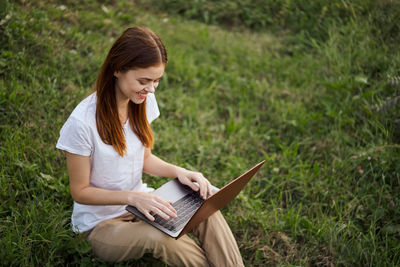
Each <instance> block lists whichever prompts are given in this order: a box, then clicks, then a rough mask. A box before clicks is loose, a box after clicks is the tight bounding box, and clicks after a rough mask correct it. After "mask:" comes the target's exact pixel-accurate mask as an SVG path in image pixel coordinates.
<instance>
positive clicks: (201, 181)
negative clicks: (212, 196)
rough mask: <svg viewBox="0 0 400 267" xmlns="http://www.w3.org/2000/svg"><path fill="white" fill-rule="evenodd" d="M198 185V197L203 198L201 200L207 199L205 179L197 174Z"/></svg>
mask: <svg viewBox="0 0 400 267" xmlns="http://www.w3.org/2000/svg"><path fill="white" fill-rule="evenodd" d="M197 179H198V181H197V182H198V183H199V185H200V195H201V196H202V197H203V199H206V198H207V179H206V178H205V177H204V176H203V174H201V173H200V174H199V175H198V177H197Z"/></svg>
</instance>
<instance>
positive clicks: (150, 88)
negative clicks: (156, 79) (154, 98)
mask: <svg viewBox="0 0 400 267" xmlns="http://www.w3.org/2000/svg"><path fill="white" fill-rule="evenodd" d="M144 90H146V91H147V92H149V93H154V92H155V91H156V90H155V88H154V85H153V84H151V85H149V86H148V87H146V88H145V89H144Z"/></svg>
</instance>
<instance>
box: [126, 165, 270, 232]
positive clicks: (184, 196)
mask: <svg viewBox="0 0 400 267" xmlns="http://www.w3.org/2000/svg"><path fill="white" fill-rule="evenodd" d="M264 162H265V161H262V162H260V163H258V164H256V165H255V166H254V167H252V168H251V169H250V170H248V171H247V172H245V173H243V174H242V175H240V176H239V177H238V178H236V179H235V180H233V181H231V182H230V183H229V184H227V185H225V186H224V187H222V188H221V189H218V188H217V187H214V186H213V194H212V195H211V196H209V197H207V198H206V199H205V200H204V199H203V198H202V197H201V196H200V193H199V191H200V190H199V191H198V192H196V191H193V190H192V189H191V188H190V187H188V186H186V185H183V184H181V183H180V182H179V180H178V178H175V179H173V180H171V181H169V182H167V183H165V184H163V185H162V186H161V187H160V188H158V189H157V190H155V191H153V192H152V193H153V194H156V195H157V196H159V197H161V198H163V199H165V200H166V201H170V202H172V206H173V207H174V209H175V210H176V211H177V215H178V216H177V217H176V218H170V219H169V220H164V219H163V218H161V217H160V216H159V215H153V214H152V215H153V217H154V218H155V220H154V221H150V220H149V219H147V218H146V216H145V215H143V214H142V213H141V212H140V211H139V210H138V209H137V208H135V207H134V206H127V207H126V210H127V211H129V212H131V213H133V214H134V215H136V216H137V217H138V218H139V219H141V220H143V221H145V222H147V223H148V224H150V225H152V226H154V227H156V228H157V229H159V230H160V231H162V232H164V233H165V234H167V235H169V236H171V237H174V238H175V239H178V238H180V237H181V236H183V235H184V234H186V233H188V232H190V231H191V230H192V229H193V228H194V227H196V226H197V225H198V224H199V223H201V222H202V221H203V220H205V219H207V218H208V217H209V216H211V215H212V214H213V213H214V212H216V211H218V210H219V209H221V208H223V207H224V206H225V205H227V204H228V203H229V202H231V201H232V200H233V199H234V198H235V197H236V196H237V195H238V194H239V192H240V191H241V190H242V189H243V188H244V187H245V186H246V184H247V183H248V182H249V181H250V179H251V178H252V177H253V176H254V174H256V172H257V171H258V170H259V169H260V168H261V166H262V165H263V164H264Z"/></svg>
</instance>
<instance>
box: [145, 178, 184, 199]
mask: <svg viewBox="0 0 400 267" xmlns="http://www.w3.org/2000/svg"><path fill="white" fill-rule="evenodd" d="M191 192H192V189H190V188H189V187H188V186H186V185H182V184H181V183H180V182H179V180H178V179H177V178H175V179H174V180H171V181H169V182H168V183H165V184H163V185H162V186H161V187H159V188H158V189H157V190H155V191H153V192H152V193H153V194H155V195H157V196H159V197H161V198H162V199H164V200H166V201H171V202H172V203H173V202H175V201H177V200H179V199H181V198H182V197H184V196H185V195H187V194H189V193H191Z"/></svg>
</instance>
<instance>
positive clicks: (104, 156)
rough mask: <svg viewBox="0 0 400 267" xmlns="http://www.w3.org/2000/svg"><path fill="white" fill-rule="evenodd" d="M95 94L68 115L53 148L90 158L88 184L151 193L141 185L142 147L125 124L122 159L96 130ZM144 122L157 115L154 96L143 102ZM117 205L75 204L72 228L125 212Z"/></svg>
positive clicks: (84, 228)
mask: <svg viewBox="0 0 400 267" xmlns="http://www.w3.org/2000/svg"><path fill="white" fill-rule="evenodd" d="M96 100H97V97H96V93H93V94H91V95H90V96H88V97H87V98H85V99H84V100H83V101H82V102H81V103H79V104H78V106H77V107H76V108H75V109H74V111H73V112H72V113H71V115H70V116H69V118H68V120H67V121H66V122H65V124H64V125H63V127H62V128H61V131H60V138H59V139H58V142H57V145H56V147H57V148H58V149H61V150H65V151H68V152H70V153H73V154H78V155H82V156H90V185H91V186H93V187H99V188H103V189H108V190H135V191H142V192H150V191H152V190H153V189H152V188H148V187H147V185H146V184H144V183H142V170H143V157H144V146H143V144H142V143H141V142H140V140H139V139H138V138H137V136H136V135H135V133H134V132H133V131H132V129H131V128H130V125H129V121H127V122H126V123H125V124H124V126H123V128H124V133H125V142H126V154H125V155H124V156H123V157H121V156H120V155H119V154H118V153H117V152H116V151H115V149H114V148H113V147H112V146H111V145H107V144H105V143H104V142H103V141H102V140H101V138H100V136H99V134H98V132H97V127H96ZM146 115H147V120H148V121H149V123H151V122H152V121H153V120H154V119H156V118H157V117H158V116H159V115H160V112H159V110H158V106H157V101H156V98H155V96H154V94H148V96H147V100H146ZM125 212H126V210H125V206H120V205H106V206H104V205H83V204H79V203H76V202H74V209H73V212H72V229H73V231H74V232H78V233H82V232H85V231H88V230H90V229H92V228H93V227H94V226H96V225H97V224H98V223H100V222H101V221H103V220H106V219H110V218H114V217H117V216H120V215H122V214H123V213H125Z"/></svg>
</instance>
